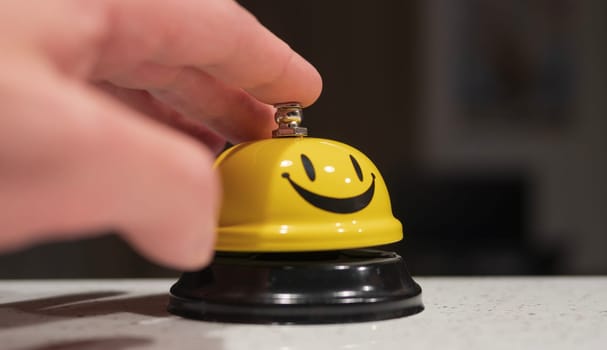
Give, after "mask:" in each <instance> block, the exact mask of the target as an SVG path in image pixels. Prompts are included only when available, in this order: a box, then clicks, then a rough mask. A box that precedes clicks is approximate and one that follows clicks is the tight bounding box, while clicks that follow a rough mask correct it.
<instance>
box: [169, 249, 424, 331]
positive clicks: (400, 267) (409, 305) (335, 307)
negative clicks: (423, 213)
mask: <svg viewBox="0 0 607 350" xmlns="http://www.w3.org/2000/svg"><path fill="white" fill-rule="evenodd" d="M168 309H169V311H170V312H172V313H174V314H177V315H180V316H184V317H188V318H195V319H202V320H211V321H223V322H243V323H343V322H358V321H371V320H381V319H388V318H396V317H401V316H406V315H411V314H415V313H418V312H420V311H422V310H423V304H422V301H421V288H420V287H419V285H417V284H416V283H415V282H414V281H413V279H412V278H411V276H410V275H409V273H408V271H407V268H406V266H405V263H404V261H403V259H402V258H401V257H400V256H398V255H397V254H396V253H392V252H385V251H379V250H368V249H364V250H363V249H359V250H343V251H330V252H317V253H297V254H293V253H290V254H286V253H262V254H225V253H223V254H222V253H218V254H217V256H216V258H215V260H214V262H213V263H212V264H211V266H209V267H208V268H206V269H204V270H201V271H198V272H190V273H184V274H183V275H182V276H181V278H180V279H179V281H178V282H177V283H176V284H175V285H173V287H172V288H171V300H170V303H169V307H168Z"/></svg>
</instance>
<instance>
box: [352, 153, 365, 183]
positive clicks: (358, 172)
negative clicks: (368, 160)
mask: <svg viewBox="0 0 607 350" xmlns="http://www.w3.org/2000/svg"><path fill="white" fill-rule="evenodd" d="M350 161H352V166H353V167H354V171H356V176H358V179H359V180H360V181H362V180H363V171H362V170H361V169H360V164H358V161H357V160H356V158H354V156H352V155H350Z"/></svg>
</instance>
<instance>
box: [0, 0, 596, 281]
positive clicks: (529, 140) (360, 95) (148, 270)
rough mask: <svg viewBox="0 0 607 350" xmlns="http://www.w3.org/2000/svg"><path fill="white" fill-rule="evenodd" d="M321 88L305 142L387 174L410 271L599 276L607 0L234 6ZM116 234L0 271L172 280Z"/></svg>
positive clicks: (3, 265) (9, 258)
mask: <svg viewBox="0 0 607 350" xmlns="http://www.w3.org/2000/svg"><path fill="white" fill-rule="evenodd" d="M241 3H242V4H243V6H245V7H246V8H248V9H249V10H250V11H251V12H253V13H254V14H255V15H256V16H257V17H258V18H259V20H260V21H261V22H262V23H263V24H265V25H266V26H267V27H268V28H270V29H271V30H272V31H274V32H275V33H276V34H277V35H278V36H279V37H281V38H283V39H285V40H286V41H287V42H288V43H290V44H291V46H292V47H293V48H294V49H296V50H297V51H298V52H300V53H301V54H302V55H303V56H304V57H306V58H308V59H309V60H310V61H311V62H312V63H313V64H314V65H315V66H316V67H317V68H318V69H319V71H320V72H321V74H322V75H323V78H324V91H323V94H322V96H321V98H320V99H319V101H318V102H317V103H316V104H315V105H314V106H312V107H310V108H308V109H307V110H306V111H305V115H306V120H305V124H306V126H307V127H308V128H309V130H310V131H311V134H312V135H314V136H317V137H326V138H331V139H336V140H340V141H343V142H346V143H349V144H351V145H353V146H355V147H357V148H359V149H361V150H362V151H363V152H364V153H366V154H367V155H368V156H369V157H370V158H371V159H373V160H374V161H375V163H376V165H377V166H378V167H379V169H380V170H382V174H383V175H384V177H385V179H386V182H387V184H388V186H389V189H390V192H391V197H392V201H393V209H394V214H395V215H396V216H397V217H398V218H399V219H401V220H402V221H403V223H404V226H405V240H404V241H403V242H402V243H399V244H396V245H393V246H390V248H391V249H396V250H398V251H399V252H401V253H402V254H403V255H404V256H405V260H406V261H407V263H408V264H409V268H410V270H411V271H412V273H413V274H415V275H492V274H523V275H524V274H605V273H607V254H606V253H605V251H606V249H607V156H605V152H606V151H607V118H606V115H607V104H606V102H605V100H606V99H607V55H606V51H607V45H606V41H605V37H606V35H607V25H606V23H607V2H604V1H590V0H588V1H575V0H534V1H524V0H514V1H500V0H461V1H448V0H426V1H423V0H415V1H401V0H384V1H320V0H314V1H311V0H309V1H284V0H280V1H279V0H274V1H261V0H246V1H241ZM176 275H177V272H176V271H171V270H166V269H163V268H161V267H158V266H155V265H153V264H151V263H149V262H146V261H144V260H143V259H141V258H140V257H138V256H137V255H136V254H135V253H133V252H132V250H131V249H130V248H129V247H128V246H127V245H126V244H125V243H123V242H122V241H121V240H120V239H118V238H116V236H112V235H109V236H103V237H99V238H94V239H89V240H85V241H78V242H68V243H57V244H47V245H41V246H37V247H33V248H31V249H29V250H26V251H21V252H17V253H13V254H7V255H4V256H0V277H4V278H7V277H10V278H32V277H50V278H60V277H155V276H176Z"/></svg>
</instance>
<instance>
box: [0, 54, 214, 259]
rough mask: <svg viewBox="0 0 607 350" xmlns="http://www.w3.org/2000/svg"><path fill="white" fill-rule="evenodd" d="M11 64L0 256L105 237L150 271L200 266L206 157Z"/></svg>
mask: <svg viewBox="0 0 607 350" xmlns="http://www.w3.org/2000/svg"><path fill="white" fill-rule="evenodd" d="M12 63H13V64H10V65H9V66H10V70H6V69H5V71H3V72H2V73H3V74H0V77H1V79H0V96H1V99H2V106H3V113H2V116H1V117H0V123H1V124H2V125H1V126H0V139H2V148H1V149H0V177H1V181H0V193H2V196H0V216H1V220H0V225H1V229H0V232H2V235H0V247H3V248H4V249H10V248H17V247H20V246H24V245H27V244H31V243H32V242H39V241H45V240H52V239H59V238H73V237H78V236H81V235H86V234H90V233H87V232H96V230H97V229H100V228H111V229H118V230H119V231H120V232H123V234H124V237H125V239H126V240H127V241H129V242H131V243H132V244H133V246H134V247H135V248H136V249H137V250H138V251H139V252H141V253H142V254H143V255H144V256H147V257H148V258H150V259H152V260H154V261H156V262H158V263H161V264H164V265H168V266H172V267H177V268H184V269H192V268H197V267H200V266H201V265H203V264H204V263H206V262H208V261H209V259H210V256H211V252H212V247H213V242H214V232H215V225H216V216H217V208H218V202H219V200H218V197H219V188H218V187H219V186H218V180H217V177H216V174H215V173H214V172H213V170H212V168H211V165H212V162H213V155H212V154H210V152H208V151H207V150H206V149H205V148H204V147H203V146H202V145H201V144H199V143H198V142H196V141H194V140H192V139H190V138H187V137H184V136H182V135H181V134H180V133H177V132H175V131H173V130H172V129H170V128H167V127H165V126H162V125H160V124H158V123H156V122H155V121H152V120H150V119H149V118H145V117H143V116H141V115H139V114H137V113H135V112H133V111H131V110H130V109H128V108H126V107H123V106H122V105H120V104H118V103H116V102H114V101H113V100H111V99H109V98H107V97H106V96H104V95H101V94H100V93H98V92H96V91H94V90H93V89H92V88H90V87H88V86H87V85H84V84H80V83H78V82H75V81H73V80H70V79H66V78H64V77H63V76H61V75H58V74H55V72H53V71H51V70H49V69H48V67H47V66H46V65H44V64H40V65H33V64H29V63H30V62H28V64H26V65H25V66H24V67H20V64H21V63H22V62H12ZM24 64H25V63H24ZM20 68H22V69H20ZM31 81H36V84H31V83H30V82H31ZM32 101H35V103H32Z"/></svg>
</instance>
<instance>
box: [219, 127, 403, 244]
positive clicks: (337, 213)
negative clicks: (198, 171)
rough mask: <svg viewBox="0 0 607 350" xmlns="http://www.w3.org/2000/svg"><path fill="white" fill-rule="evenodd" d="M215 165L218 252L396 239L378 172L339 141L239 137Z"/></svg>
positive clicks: (396, 230)
mask: <svg viewBox="0 0 607 350" xmlns="http://www.w3.org/2000/svg"><path fill="white" fill-rule="evenodd" d="M215 167H216V169H218V171H219V172H220V174H221V179H222V183H223V189H224V193H223V202H222V208H221V214H220V219H219V228H218V238H217V245H216V250H218V251H227V252H304V251H322V250H334V249H349V248H361V247H371V246H376V245H381V244H387V243H392V242H396V241H399V240H401V239H402V226H401V223H400V222H399V221H398V220H397V219H396V218H394V216H393V215H392V208H391V205H390V197H389V195H388V191H387V189H386V185H385V183H384V180H383V178H382V176H381V174H380V173H379V171H378V170H377V168H376V167H375V165H374V164H373V163H372V162H371V161H370V160H369V158H367V157H366V156H365V155H364V154H362V153H361V152H360V151H358V150H356V149H355V148H352V147H350V146H348V145H346V144H343V143H340V142H336V141H331V140H325V139H319V138H311V137H286V138H274V139H268V140H263V141H256V142H250V143H244V144H240V145H237V146H234V147H232V148H230V149H228V150H227V151H225V152H224V153H223V154H222V155H220V156H219V158H218V159H217V161H216V163H215Z"/></svg>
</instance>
